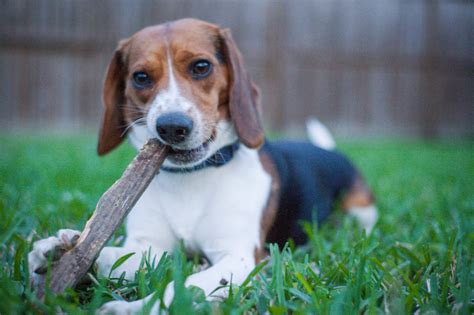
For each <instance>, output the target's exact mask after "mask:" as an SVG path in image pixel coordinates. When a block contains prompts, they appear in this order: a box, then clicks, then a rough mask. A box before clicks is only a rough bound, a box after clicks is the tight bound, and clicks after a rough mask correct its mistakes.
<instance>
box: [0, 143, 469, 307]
mask: <svg viewBox="0 0 474 315" xmlns="http://www.w3.org/2000/svg"><path fill="white" fill-rule="evenodd" d="M339 149H340V150H341V151H343V152H345V153H347V154H348V155H349V156H350V157H351V158H352V159H353V160H354V161H355V163H356V164H357V165H358V166H359V167H360V168H361V169H362V170H363V172H364V174H365V176H366V178H367V180H368V182H369V183H370V185H371V186H372V187H373V189H374V191H375V193H376V197H377V205H378V207H379V209H380V220H379V222H378V224H377V226H376V227H375V229H374V231H373V233H372V234H370V235H369V236H366V235H365V234H364V233H363V232H362V231H361V230H360V229H359V228H358V227H357V225H356V224H355V222H354V221H352V220H350V219H348V218H346V217H344V216H343V215H342V214H341V213H340V211H335V213H334V215H333V217H332V218H331V220H330V221H329V222H328V223H327V224H324V225H323V226H322V227H321V228H317V227H316V226H312V225H310V224H308V225H307V226H306V227H307V231H308V233H309V235H310V242H309V243H308V244H307V245H306V246H304V247H300V248H294V246H292V245H291V243H290V244H288V246H286V247H285V248H284V249H278V248H276V247H275V246H269V252H270V253H271V260H270V262H269V261H264V262H263V263H262V264H260V265H259V266H257V268H256V269H255V270H254V273H253V275H256V276H254V277H249V279H248V281H247V282H246V283H245V284H244V285H243V286H241V287H236V286H232V287H231V290H230V296H229V297H228V298H227V299H226V300H223V301H220V302H208V301H206V300H205V297H204V296H203V294H202V293H201V292H200V291H199V290H198V289H196V288H191V289H185V288H184V286H183V279H184V278H185V277H186V276H187V275H189V274H190V273H192V272H193V269H195V268H196V267H197V266H196V265H197V264H198V262H199V257H191V258H189V257H188V258H186V256H185V255H184V254H183V252H182V250H181V249H178V250H177V251H176V252H175V253H170V255H169V256H166V257H162V258H161V259H160V258H159V257H158V258H157V259H156V260H153V259H149V260H145V261H143V267H142V268H140V270H139V271H137V273H136V278H135V281H133V282H126V281H125V280H123V279H107V278H101V277H98V276H97V275H92V276H93V283H92V284H91V285H88V286H83V287H80V288H78V289H77V290H76V291H73V290H69V291H68V292H67V293H65V294H63V295H61V296H59V297H53V296H48V297H47V300H46V301H47V303H46V304H43V303H42V302H40V301H38V300H37V299H36V298H35V296H34V294H32V292H31V289H30V287H29V282H28V271H27V268H26V267H27V261H26V255H27V253H28V251H29V250H30V247H31V243H32V242H33V241H35V240H37V239H40V238H44V237H47V236H49V235H52V234H53V233H55V232H56V231H57V230H58V229H59V228H65V227H67V228H73V229H79V230H81V229H82V227H83V225H84V223H85V221H86V220H87V218H88V217H89V216H90V214H91V213H92V211H93V209H94V207H95V204H96V202H97V200H98V199H99V197H100V195H101V194H102V193H103V192H104V191H105V190H106V189H107V188H108V187H109V186H110V185H111V184H112V183H113V182H114V181H115V180H116V179H117V178H118V177H119V176H120V174H121V173H122V171H123V170H124V168H125V167H126V165H127V164H128V162H129V161H130V160H131V159H132V157H133V156H134V152H133V151H132V149H130V147H129V146H128V145H123V146H122V147H121V148H120V149H119V150H117V151H116V152H113V153H112V154H110V155H109V156H107V157H105V158H100V159H99V158H98V157H97V156H96V154H95V138H94V137H93V136H44V135H43V136H39V135H37V136H27V135H15V136H14V135H3V136H0V266H1V267H0V301H1V302H0V314H18V313H40V312H45V313H56V312H57V311H58V308H57V307H58V306H60V307H61V308H62V309H63V310H64V311H65V312H66V313H73V314H75V313H92V312H93V311H94V310H95V309H97V308H98V307H99V306H100V305H101V304H102V303H104V302H105V301H109V300H113V299H128V300H133V299H137V298H139V297H144V296H146V295H148V294H149V293H151V292H155V291H156V292H158V293H157V297H159V295H160V294H162V293H163V289H164V287H165V285H166V283H168V282H169V281H171V280H172V279H175V280H176V298H175V301H174V302H173V304H172V306H171V309H170V311H171V312H172V313H174V314H191V313H193V314H194V313H195V314H209V313H212V314H241V313H248V314H263V313H265V312H266V311H269V313H271V314H313V313H314V314H361V313H364V314H365V313H366V314H380V313H390V314H410V313H415V312H419V313H421V314H427V313H428V314H437V313H441V314H449V313H454V314H472V313H473V312H474V305H473V302H472V301H473V298H474V296H473V284H474V260H473V257H472V256H473V249H474V246H473V245H474V242H473V241H474V232H473V231H474V229H473V226H474V225H473V224H474V211H473V210H474V180H473V178H474V144H473V142H434V141H433V142H421V141H401V140H387V141H380V140H378V141H362V142H356V143H343V144H341V145H340V147H339ZM123 235H124V230H123V228H122V229H120V230H119V231H117V233H116V236H115V237H114V239H113V240H111V242H112V243H114V244H119V243H120V242H121V241H122V240H123Z"/></svg>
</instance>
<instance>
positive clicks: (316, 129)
mask: <svg viewBox="0 0 474 315" xmlns="http://www.w3.org/2000/svg"><path fill="white" fill-rule="evenodd" d="M306 130H307V132H308V138H309V141H311V143H312V144H314V145H315V146H318V147H320V148H323V149H326V150H334V149H335V148H336V141H334V138H333V137H332V135H331V132H329V130H328V128H326V126H324V125H323V124H322V123H321V122H320V121H319V120H317V119H316V118H311V119H309V120H308V121H307V122H306Z"/></svg>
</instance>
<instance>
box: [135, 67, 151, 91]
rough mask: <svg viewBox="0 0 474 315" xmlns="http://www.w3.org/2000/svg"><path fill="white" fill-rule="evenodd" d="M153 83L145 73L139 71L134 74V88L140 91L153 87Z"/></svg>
mask: <svg viewBox="0 0 474 315" xmlns="http://www.w3.org/2000/svg"><path fill="white" fill-rule="evenodd" d="M152 83H153V81H152V80H151V78H150V76H149V75H148V74H147V73H146V72H143V71H138V72H135V73H134V74H133V86H134V87H135V88H136V89H138V90H143V89H146V88H148V87H150V86H151V84H152Z"/></svg>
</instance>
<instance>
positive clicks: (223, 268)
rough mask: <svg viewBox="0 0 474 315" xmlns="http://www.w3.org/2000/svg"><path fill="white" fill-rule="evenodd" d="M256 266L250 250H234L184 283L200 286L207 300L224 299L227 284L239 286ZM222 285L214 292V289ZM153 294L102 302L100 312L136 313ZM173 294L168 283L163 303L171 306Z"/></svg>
mask: <svg viewBox="0 0 474 315" xmlns="http://www.w3.org/2000/svg"><path fill="white" fill-rule="evenodd" d="M254 267H255V257H254V252H253V251H252V250H247V251H240V255H239V252H238V251H237V252H236V253H233V254H227V255H224V256H222V258H220V259H219V260H218V261H217V262H216V263H215V264H214V265H212V266H211V267H210V268H208V269H206V270H204V271H201V272H198V273H195V274H193V275H191V276H189V277H188V278H187V279H186V282H185V285H186V286H187V287H188V286H196V287H199V288H201V289H202V290H203V291H204V294H206V296H207V299H208V300H214V299H219V298H225V297H226V296H227V294H228V287H227V285H230V284H233V285H241V284H242V282H243V281H244V280H245V279H246V277H247V276H248V275H249V273H250V272H251V271H252V269H253V268H254ZM218 287H221V288H220V289H219V290H217V291H215V290H216V288H218ZM152 296H153V294H151V295H149V296H147V297H146V298H144V299H141V300H138V301H134V302H124V301H114V302H109V303H106V304H104V305H103V306H102V307H101V308H100V310H99V313H100V314H137V313H140V311H141V310H142V309H143V307H144V306H145V305H146V304H147V303H148V302H149V301H150V300H151V298H152ZM173 297H174V282H171V283H170V284H168V286H167V287H166V290H165V294H164V298H163V299H164V301H163V302H164V304H165V305H166V306H168V307H169V306H170V305H171V302H172V301H173ZM159 304H160V303H159V301H157V302H155V304H154V305H153V307H152V310H151V314H157V312H158V310H159Z"/></svg>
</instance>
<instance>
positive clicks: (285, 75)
mask: <svg viewBox="0 0 474 315" xmlns="http://www.w3.org/2000/svg"><path fill="white" fill-rule="evenodd" d="M473 13H474V3H473V2H472V1H437V0H426V1H422V0H420V1H416V0H413V1H408V0H400V1H395V0H372V1H370V0H359V1H353V0H332V1H331V0H319V1H317V0H314V1H310V0H293V1H271V0H235V1H234V0H232V1H230V0H227V1H225V0H222V1H217V0H206V1H197V0H162V1H154V0H82V1H79V0H74V1H73V0H3V1H0V69H1V70H0V83H1V84H0V113H1V115H0V126H1V129H3V130H5V129H19V128H28V129H31V128H35V129H43V130H44V129H56V130H57V129H59V130H64V129H65V130H76V131H77V130H82V129H84V128H97V126H98V123H99V118H100V115H101V112H102V105H101V101H100V94H101V93H100V92H101V85H102V79H103V74H104V71H105V68H106V66H107V64H108V61H109V58H110V57H111V55H112V52H113V50H114V48H115V45H116V42H117V41H118V40H119V39H120V38H124V37H127V36H129V35H131V34H132V33H134V32H135V31H137V30H139V29H140V28H142V27H144V26H146V25H151V24H157V23H161V22H164V21H168V20H173V19H177V18H181V17H187V16H192V17H196V18H201V19H205V20H209V21H211V22H214V23H217V24H220V25H222V26H225V27H230V28H231V29H232V31H233V34H234V37H235V38H236V41H237V43H238V44H239V46H240V48H241V50H242V53H243V55H244V57H245V59H246V61H247V64H248V67H249V69H250V72H251V73H252V75H253V77H254V78H255V80H256V82H257V83H258V85H259V86H260V87H261V89H262V94H263V107H264V115H265V117H264V121H265V123H266V126H267V127H268V128H270V129H273V130H284V131H290V132H291V131H301V127H302V124H303V122H304V120H305V119H306V117H308V116H317V117H318V118H320V119H321V120H322V121H323V122H325V123H326V124H328V125H329V127H330V128H331V129H332V130H334V131H335V132H336V134H338V135H339V136H381V135H382V136H383V135H398V136H428V137H433V136H470V137H472V136H473V135H474V132H473V115H474V109H473V108H474V106H473V100H474V98H473V96H474V95H473V94H474V86H473V83H474V76H473V74H474V72H473V70H474V43H473V29H474V28H473V25H474V22H473V21H474V20H473Z"/></svg>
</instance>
